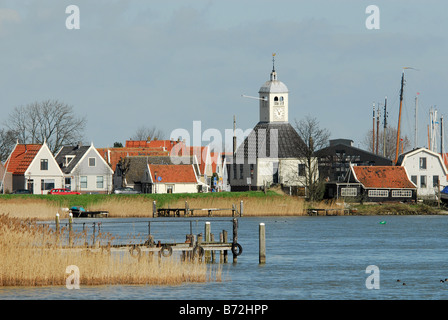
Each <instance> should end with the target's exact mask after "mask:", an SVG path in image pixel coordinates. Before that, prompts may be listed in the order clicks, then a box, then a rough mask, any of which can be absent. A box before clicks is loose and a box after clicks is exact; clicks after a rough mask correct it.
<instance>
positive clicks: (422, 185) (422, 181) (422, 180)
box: [420, 176, 426, 188]
mask: <svg viewBox="0 0 448 320" xmlns="http://www.w3.org/2000/svg"><path fill="white" fill-rule="evenodd" d="M420 188H426V176H420Z"/></svg>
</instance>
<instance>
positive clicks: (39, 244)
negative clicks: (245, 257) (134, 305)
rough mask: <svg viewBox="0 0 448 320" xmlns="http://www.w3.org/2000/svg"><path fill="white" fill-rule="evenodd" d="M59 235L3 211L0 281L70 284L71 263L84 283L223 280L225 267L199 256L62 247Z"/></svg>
mask: <svg viewBox="0 0 448 320" xmlns="http://www.w3.org/2000/svg"><path fill="white" fill-rule="evenodd" d="M78 236H79V237H82V235H78ZM58 239H59V238H58V234H57V233H56V232H55V231H54V230H52V229H50V228H49V227H48V226H43V225H38V224H36V223H35V222H32V221H30V220H28V221H24V220H20V219H17V218H12V217H9V216H8V215H0V257H1V261H0V286H46V285H65V284H66V281H67V277H68V276H69V274H67V273H66V268H67V266H70V265H75V266H77V267H78V268H79V270H80V285H103V284H147V285H155V284H157V285H176V284H181V283H184V282H205V281H210V280H213V281H220V279H221V275H220V272H221V269H220V268H217V269H215V270H214V271H213V272H212V271H207V265H206V264H205V263H202V262H198V261H193V262H186V261H181V260H180V259H177V258H175V257H170V258H162V259H159V257H158V256H157V255H150V254H142V256H141V257H140V258H138V259H136V258H134V257H132V256H131V255H130V254H128V253H127V254H125V253H110V252H108V251H107V250H104V251H99V252H92V251H91V250H89V249H88V248H87V247H84V248H82V250H72V249H62V247H61V241H58Z"/></svg>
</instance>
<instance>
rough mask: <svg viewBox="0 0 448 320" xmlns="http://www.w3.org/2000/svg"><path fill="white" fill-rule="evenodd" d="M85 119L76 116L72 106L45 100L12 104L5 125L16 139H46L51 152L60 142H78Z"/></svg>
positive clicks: (41, 140)
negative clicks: (12, 107)
mask: <svg viewBox="0 0 448 320" xmlns="http://www.w3.org/2000/svg"><path fill="white" fill-rule="evenodd" d="M86 122H87V120H86V117H77V116H76V115H75V113H74V111H73V107H72V106H69V105H67V104H65V103H62V102H59V101H58V100H45V101H42V102H33V103H31V104H28V105H26V106H19V107H15V108H14V110H13V111H12V112H11V113H10V114H9V117H8V119H7V121H6V122H5V126H6V127H7V128H8V130H9V131H11V132H15V134H16V139H18V140H19V142H21V143H43V142H44V141H46V143H47V145H48V147H49V148H50V150H51V151H52V152H53V153H54V152H56V151H57V150H58V149H59V148H60V147H61V146H62V145H66V144H74V143H77V142H79V141H81V140H82V137H83V132H84V129H85V126H86Z"/></svg>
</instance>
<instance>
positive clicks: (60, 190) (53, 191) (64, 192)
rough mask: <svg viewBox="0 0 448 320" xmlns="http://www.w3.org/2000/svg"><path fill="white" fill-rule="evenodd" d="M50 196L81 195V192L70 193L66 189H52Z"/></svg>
mask: <svg viewBox="0 0 448 320" xmlns="http://www.w3.org/2000/svg"><path fill="white" fill-rule="evenodd" d="M48 194H62V195H65V194H81V193H80V192H77V191H70V190H69V189H64V188H58V189H51V190H50V191H49V192H48Z"/></svg>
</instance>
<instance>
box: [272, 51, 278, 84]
mask: <svg viewBox="0 0 448 320" xmlns="http://www.w3.org/2000/svg"><path fill="white" fill-rule="evenodd" d="M273 80H277V73H276V72H275V53H273V54H272V72H271V81H273Z"/></svg>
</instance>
